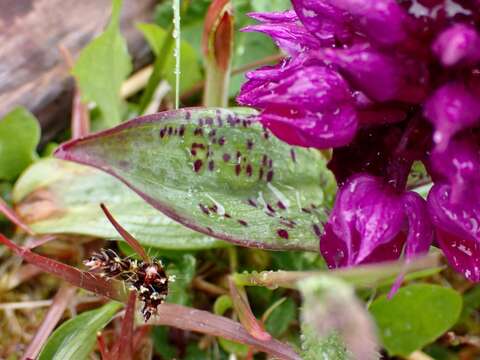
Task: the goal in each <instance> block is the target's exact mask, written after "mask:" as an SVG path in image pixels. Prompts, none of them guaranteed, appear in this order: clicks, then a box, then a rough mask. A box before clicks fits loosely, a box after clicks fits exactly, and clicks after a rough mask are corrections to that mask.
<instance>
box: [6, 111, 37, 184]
mask: <svg viewBox="0 0 480 360" xmlns="http://www.w3.org/2000/svg"><path fill="white" fill-rule="evenodd" d="M39 140H40V126H39V124H38V121H37V119H36V118H35V117H34V116H33V115H32V114H31V113H30V112H28V110H26V109H24V108H21V107H18V108H16V109H14V110H12V111H10V112H9V113H8V114H7V115H5V117H4V118H3V119H1V120H0V179H3V180H14V179H15V178H16V177H17V176H18V175H19V174H20V173H21V172H22V171H23V170H24V169H25V168H26V167H27V166H28V165H30V164H31V163H32V162H33V161H34V160H35V159H36V158H37V153H36V151H35V149H36V147H37V145H38V141H39Z"/></svg>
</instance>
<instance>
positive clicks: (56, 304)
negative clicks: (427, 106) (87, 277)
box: [22, 284, 77, 360]
mask: <svg viewBox="0 0 480 360" xmlns="http://www.w3.org/2000/svg"><path fill="white" fill-rule="evenodd" d="M76 290H77V289H76V288H74V287H72V286H70V285H66V284H64V285H62V286H61V287H60V289H59V290H58V292H57V294H56V295H55V297H54V298H53V303H52V305H51V306H50V309H48V312H47V314H46V315H45V317H44V319H43V321H42V324H41V325H40V327H39V328H38V330H37V332H36V334H35V336H34V337H33V339H32V341H31V342H30V345H28V348H27V350H26V351H25V353H24V354H23V357H22V359H23V360H26V359H28V358H32V359H36V358H37V356H38V354H39V353H40V350H41V349H42V346H43V344H44V343H45V341H46V340H47V339H48V337H49V336H50V334H51V333H52V331H53V329H54V328H55V326H56V325H57V323H58V322H59V321H60V319H61V318H62V315H63V313H64V311H65V309H66V308H67V306H68V303H69V302H70V300H72V298H73V297H74V295H75V292H76Z"/></svg>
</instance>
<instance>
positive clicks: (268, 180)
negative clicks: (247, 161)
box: [267, 170, 273, 182]
mask: <svg viewBox="0 0 480 360" xmlns="http://www.w3.org/2000/svg"><path fill="white" fill-rule="evenodd" d="M272 179H273V170H270V171H269V172H268V173H267V182H270V181H272Z"/></svg>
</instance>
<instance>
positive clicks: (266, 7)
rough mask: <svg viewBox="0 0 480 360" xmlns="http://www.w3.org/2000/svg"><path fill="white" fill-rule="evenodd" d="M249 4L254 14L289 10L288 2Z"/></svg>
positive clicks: (276, 0)
mask: <svg viewBox="0 0 480 360" xmlns="http://www.w3.org/2000/svg"><path fill="white" fill-rule="evenodd" d="M250 3H251V6H252V9H253V11H256V12H274V11H287V10H289V9H290V8H291V3H290V0H269V1H258V0H251V1H250Z"/></svg>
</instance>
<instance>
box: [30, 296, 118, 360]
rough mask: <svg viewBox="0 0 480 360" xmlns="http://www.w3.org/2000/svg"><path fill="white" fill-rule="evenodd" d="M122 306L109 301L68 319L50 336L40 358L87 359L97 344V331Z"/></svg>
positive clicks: (58, 359)
mask: <svg viewBox="0 0 480 360" xmlns="http://www.w3.org/2000/svg"><path fill="white" fill-rule="evenodd" d="M121 307H122V304H120V303H117V302H109V303H107V304H105V305H104V306H102V307H101V308H99V309H96V310H91V311H86V312H84V313H82V314H80V315H78V316H76V317H74V318H73V319H70V320H68V321H66V322H65V323H63V324H62V325H61V326H60V327H59V328H58V329H56V330H55V331H54V332H53V334H52V335H51V336H50V337H49V338H48V340H47V342H46V344H45V346H44V347H43V349H42V352H41V353H40V356H39V360H70V359H71V360H81V359H87V358H88V356H89V354H90V352H91V351H92V350H93V348H94V346H95V341H96V339H97V333H98V332H99V331H100V330H102V329H103V328H104V327H105V326H106V325H107V324H108V323H109V322H110V320H111V319H112V317H113V315H115V313H116V312H117V311H118V309H120V308H121Z"/></svg>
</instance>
